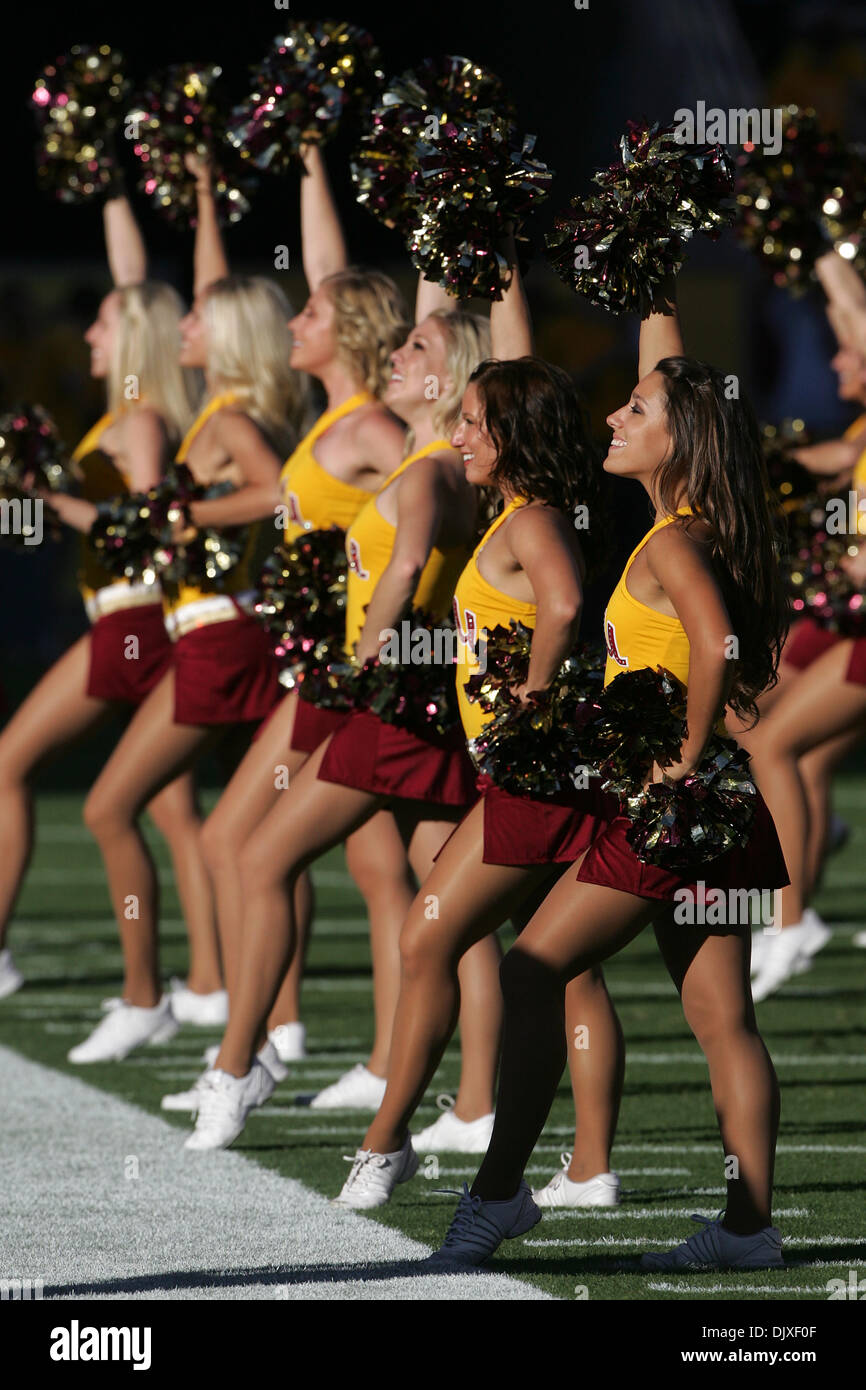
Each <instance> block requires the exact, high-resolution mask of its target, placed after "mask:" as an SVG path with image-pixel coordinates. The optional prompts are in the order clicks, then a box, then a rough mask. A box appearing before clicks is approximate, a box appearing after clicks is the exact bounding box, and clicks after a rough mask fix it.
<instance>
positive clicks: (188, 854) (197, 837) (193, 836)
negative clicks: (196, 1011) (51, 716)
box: [147, 772, 223, 994]
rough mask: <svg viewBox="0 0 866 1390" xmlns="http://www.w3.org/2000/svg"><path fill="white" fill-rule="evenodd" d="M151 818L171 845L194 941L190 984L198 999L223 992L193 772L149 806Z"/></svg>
mask: <svg viewBox="0 0 866 1390" xmlns="http://www.w3.org/2000/svg"><path fill="white" fill-rule="evenodd" d="M147 810H148V815H149V816H150V818H151V820H152V821H153V823H154V825H155V826H156V828H157V830H159V832H160V834H161V835H162V837H163V839H164V840H165V841H166V843H167V845H168V847H169V850H170V852H171V860H172V865H173V867H174V881H175V884H176V886H177V895H178V897H179V899H180V906H181V911H182V913H183V920H184V923H185V925H186V933H187V936H188V938H189V969H188V970H187V975H186V984H187V987H188V988H189V989H191V990H192V991H193V993H194V994H212V993H213V992H214V991H215V990H218V989H222V987H223V977H222V966H221V962H220V947H219V938H218V935H217V927H216V919H215V914H214V903H213V894H212V892H211V882H210V877H209V875H208V870H207V865H206V863H205V860H204V855H203V853H202V847H201V828H202V827H201V815H200V812H199V807H198V798H197V796H196V789H195V781H194V779H193V775H192V773H191V772H185V773H183V775H182V776H180V777H176V778H175V780H174V781H173V782H169V784H168V786H167V787H164V788H163V790H162V791H161V792H158V793H157V795H156V796H155V797H154V798H153V800H152V801H151V802H150V803H149V805H148V808H147Z"/></svg>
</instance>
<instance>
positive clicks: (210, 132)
mask: <svg viewBox="0 0 866 1390" xmlns="http://www.w3.org/2000/svg"><path fill="white" fill-rule="evenodd" d="M221 72H222V69H221V68H219V67H217V65H216V64H215V63H199V64H195V63H178V64H174V65H173V66H172V67H168V68H165V69H164V70H163V71H162V72H159V73H157V74H155V75H154V76H153V77H152V78H151V79H150V81H149V82H148V83H147V85H146V86H145V87H144V89H143V90H142V92H141V93H140V94H139V96H138V98H137V100H136V104H135V106H133V108H132V109H131V110H130V111H129V112H128V114H127V117H126V125H127V129H128V130H129V131H130V132H131V133H132V136H133V146H132V148H133V150H134V152H135V154H136V155H137V156H138V159H139V160H140V161H141V165H142V173H141V178H140V179H139V188H140V189H141V191H142V192H143V193H144V194H146V195H147V197H149V198H150V199H151V201H152V202H153V204H154V206H155V207H156V208H157V209H158V210H159V211H160V212H162V213H164V214H165V216H167V217H169V218H171V219H172V221H176V222H182V223H187V222H188V223H189V225H190V226H192V227H194V226H195V222H196V193H195V182H194V180H193V178H192V176H191V175H190V174H189V172H188V171H187V169H186V166H185V165H184V155H185V154H191V153H195V154H199V155H201V156H202V157H203V158H207V159H209V160H210V161H211V170H212V179H213V192H214V200H215V203H216V208H217V213H218V215H219V217H220V219H221V220H222V221H226V222H238V221H239V220H240V219H241V218H242V217H243V216H244V215H245V214H246V213H247V212H249V209H250V204H249V195H250V194H251V192H252V187H253V181H252V179H251V177H250V173H249V170H246V171H244V170H243V169H242V168H241V167H240V161H239V159H238V158H237V156H236V154H235V152H234V150H233V149H232V148H231V146H230V145H229V144H228V143H227V140H226V126H225V116H224V115H223V111H222V106H223V100H224V99H223V98H222V97H221V96H220V93H219V90H218V88H216V84H217V79H218V78H219V76H220V74H221Z"/></svg>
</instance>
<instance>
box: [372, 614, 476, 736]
mask: <svg viewBox="0 0 866 1390" xmlns="http://www.w3.org/2000/svg"><path fill="white" fill-rule="evenodd" d="M453 632H454V628H453V624H452V623H451V622H450V620H449V619H447V618H440V619H438V620H436V619H434V618H433V617H431V615H430V614H429V613H424V612H422V611H421V610H420V609H413V610H412V612H411V613H410V614H409V616H408V618H407V619H404V621H403V623H402V624H401V630H400V634H399V636H398V637H397V638H396V639H395V640H396V643H397V646H398V648H399V650H398V652H397V654H396V655H395V654H393V653H392V652H390V651H389V649H388V645H387V644H386V645H385V646H383V647H382V648H381V649H380V652H379V656H378V658H376V659H374V660H373V661H368V662H366V663H365V665H364V666H363V667H362V669H361V672H360V676H359V686H358V689H359V692H360V698H361V699H362V700H363V704H364V707H365V708H367V709H369V710H370V711H371V712H372V713H373V714H376V715H378V717H379V718H380V719H382V720H384V722H385V723H386V724H396V725H398V726H399V727H400V728H402V729H408V730H409V731H410V732H411V733H414V734H417V735H418V736H419V737H420V738H424V737H428V738H430V737H434V738H441V737H444V736H445V735H447V734H450V733H453V732H454V731H455V730H457V729H458V728H459V725H460V715H459V712H458V708H457V692H456V687H455V682H454V655H455V646H456V644H455V642H454V640H453V636H451V637H450V640H445V638H446V635H450V634H453ZM407 647H408V650H406V648H407Z"/></svg>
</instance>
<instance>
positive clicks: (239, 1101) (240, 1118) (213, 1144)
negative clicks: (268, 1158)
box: [184, 1058, 274, 1151]
mask: <svg viewBox="0 0 866 1390" xmlns="http://www.w3.org/2000/svg"><path fill="white" fill-rule="evenodd" d="M273 1089H274V1078H273V1077H272V1076H271V1074H270V1072H269V1071H268V1069H267V1067H263V1066H262V1064H261V1062H260V1061H259V1060H258V1058H256V1059H255V1061H254V1062H253V1065H252V1067H251V1068H250V1070H249V1071H248V1072H247V1074H246V1076H231V1075H230V1074H229V1072H227V1071H216V1070H215V1071H208V1072H205V1074H204V1076H203V1077H202V1078H201V1090H200V1092H199V1097H198V1118H197V1120H196V1124H195V1129H194V1130H193V1132H192V1134H191V1135H190V1136H189V1138H188V1139H187V1140H186V1142H185V1143H184V1148H185V1149H194V1150H199V1151H201V1150H203V1149H227V1148H228V1146H229V1144H233V1143H234V1141H235V1139H237V1137H238V1135H239V1134H240V1133H241V1131H242V1129H243V1127H244V1125H245V1124H246V1121H247V1115H249V1113H250V1111H251V1110H253V1109H255V1107H256V1106H257V1105H264V1103H265V1101H266V1100H267V1099H268V1097H269V1096H270V1095H272V1093H273Z"/></svg>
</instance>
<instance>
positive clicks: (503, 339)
mask: <svg viewBox="0 0 866 1390" xmlns="http://www.w3.org/2000/svg"><path fill="white" fill-rule="evenodd" d="M505 255H506V258H507V260H508V263H509V265H510V266H511V282H510V284H509V286H508V289H507V290H505V291H504V293H503V295H502V298H501V299H494V301H493V303H492V304H491V306H490V347H491V352H492V354H493V356H494V357H496V358H498V359H499V360H500V361H501V362H510V361H513V360H514V359H515V358H517V357H528V356H529V355H530V354H531V352H532V346H533V344H532V320H531V319H530V317H529V305H528V304H527V302H526V292H525V291H524V288H523V277H522V276H521V274H520V266H519V264H518V257H517V247H516V246H515V244H514V237H513V236H509V238H508V242H507V244H506V247H505Z"/></svg>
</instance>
